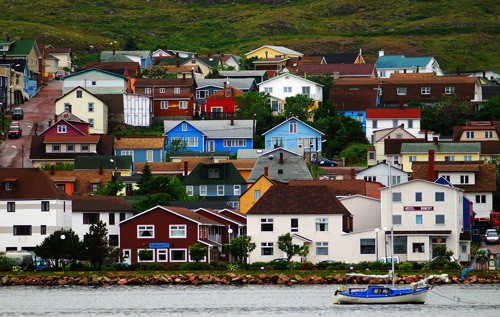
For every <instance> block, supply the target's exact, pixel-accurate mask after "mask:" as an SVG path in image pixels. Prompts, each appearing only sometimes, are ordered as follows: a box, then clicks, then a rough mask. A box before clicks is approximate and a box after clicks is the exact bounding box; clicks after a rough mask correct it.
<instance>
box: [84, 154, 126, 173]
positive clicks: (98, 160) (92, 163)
mask: <svg viewBox="0 0 500 317" xmlns="http://www.w3.org/2000/svg"><path fill="white" fill-rule="evenodd" d="M111 160H113V161H114V162H112V161H111ZM115 163H116V165H115ZM100 166H102V168H103V169H108V170H109V169H115V168H116V169H119V170H131V169H133V167H134V166H133V164H132V156H130V155H124V156H113V155H99V156H77V157H75V170H88V169H90V170H96V169H99V167H100Z"/></svg>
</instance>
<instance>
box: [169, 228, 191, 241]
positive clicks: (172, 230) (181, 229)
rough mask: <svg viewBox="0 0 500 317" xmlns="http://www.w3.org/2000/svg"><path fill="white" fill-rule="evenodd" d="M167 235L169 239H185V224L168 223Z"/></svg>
mask: <svg viewBox="0 0 500 317" xmlns="http://www.w3.org/2000/svg"><path fill="white" fill-rule="evenodd" d="M173 232H179V233H184V234H183V235H175V234H173ZM168 237H169V238H170V239H185V238H186V237H187V225H169V226H168Z"/></svg>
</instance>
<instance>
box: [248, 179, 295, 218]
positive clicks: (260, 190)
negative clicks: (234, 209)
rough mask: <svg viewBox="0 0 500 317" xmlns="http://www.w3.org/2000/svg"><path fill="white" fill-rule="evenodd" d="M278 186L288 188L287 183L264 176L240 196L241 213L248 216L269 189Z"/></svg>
mask: <svg viewBox="0 0 500 317" xmlns="http://www.w3.org/2000/svg"><path fill="white" fill-rule="evenodd" d="M276 185H285V186H286V184H285V183H282V182H279V181H275V180H272V179H271V178H270V177H269V176H267V175H265V174H263V175H262V176H261V177H259V178H258V179H257V180H256V181H255V183H253V184H252V185H251V186H250V188H248V189H247V190H246V191H245V192H244V193H243V195H241V196H240V212H241V213H242V214H246V213H247V212H248V211H249V210H250V208H252V206H253V205H255V203H256V202H257V200H259V199H260V197H262V196H263V195H264V194H265V193H266V192H267V191H268V190H269V188H271V187H273V186H276Z"/></svg>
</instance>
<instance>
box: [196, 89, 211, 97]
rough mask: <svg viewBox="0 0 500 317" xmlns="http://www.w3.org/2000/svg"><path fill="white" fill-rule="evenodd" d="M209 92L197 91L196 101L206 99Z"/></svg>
mask: <svg viewBox="0 0 500 317" xmlns="http://www.w3.org/2000/svg"><path fill="white" fill-rule="evenodd" d="M207 95H208V90H197V91H196V99H205V98H207Z"/></svg>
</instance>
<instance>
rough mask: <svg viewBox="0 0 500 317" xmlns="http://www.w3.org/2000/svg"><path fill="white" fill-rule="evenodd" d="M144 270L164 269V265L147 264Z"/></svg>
mask: <svg viewBox="0 0 500 317" xmlns="http://www.w3.org/2000/svg"><path fill="white" fill-rule="evenodd" d="M145 270H146V271H164V270H165V267H164V266H163V265H161V264H158V263H151V264H148V265H147V266H146V268H145Z"/></svg>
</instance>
